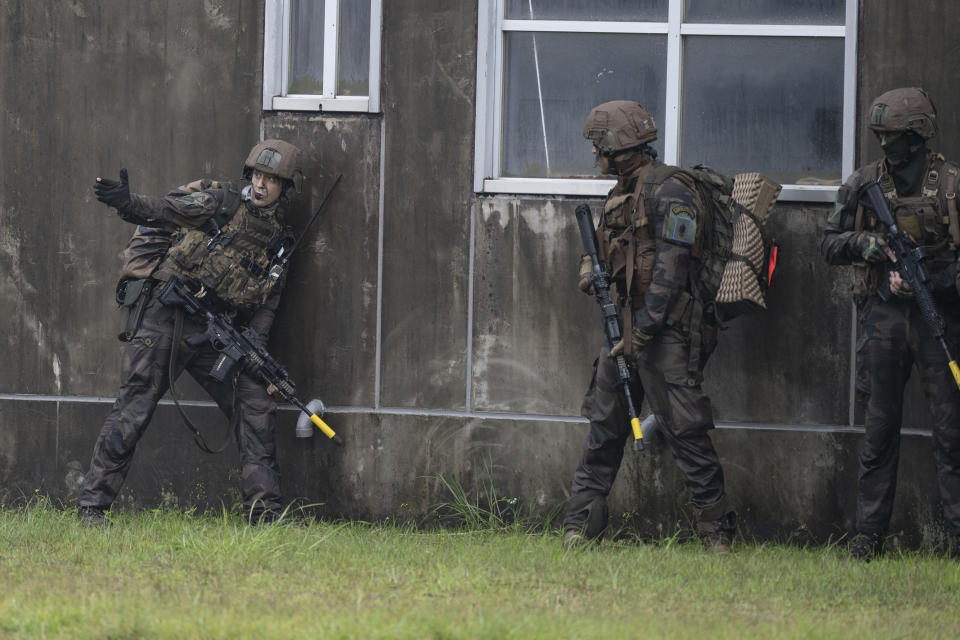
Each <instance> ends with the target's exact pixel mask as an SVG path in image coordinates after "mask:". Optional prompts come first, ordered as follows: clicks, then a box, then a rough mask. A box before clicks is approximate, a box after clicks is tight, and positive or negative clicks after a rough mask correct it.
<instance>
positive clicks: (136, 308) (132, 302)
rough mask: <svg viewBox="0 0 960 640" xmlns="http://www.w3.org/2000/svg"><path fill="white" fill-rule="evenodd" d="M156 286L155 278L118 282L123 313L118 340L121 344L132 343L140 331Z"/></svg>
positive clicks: (118, 295)
mask: <svg viewBox="0 0 960 640" xmlns="http://www.w3.org/2000/svg"><path fill="white" fill-rule="evenodd" d="M155 284H156V280H154V279H153V278H121V279H120V281H119V282H117V293H116V299H117V304H118V305H119V306H120V310H121V313H122V320H121V322H120V333H119V334H117V338H118V339H119V340H120V341H121V342H130V339H131V338H133V336H135V335H136V333H137V331H138V330H139V329H140V324H141V323H142V322H143V313H144V311H145V310H146V308H147V304H148V303H149V302H150V293H151V291H153V287H154V285H155Z"/></svg>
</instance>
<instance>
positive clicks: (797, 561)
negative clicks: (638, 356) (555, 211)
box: [0, 499, 960, 638]
mask: <svg viewBox="0 0 960 640" xmlns="http://www.w3.org/2000/svg"><path fill="white" fill-rule="evenodd" d="M110 518H111V520H112V521H113V525H112V526H111V527H109V528H107V529H106V530H91V529H88V528H85V527H82V526H81V525H80V524H79V523H78V522H77V521H76V513H75V510H73V509H66V510H59V509H56V508H53V507H51V506H50V505H49V504H47V503H46V502H45V501H44V500H43V499H39V500H34V501H33V503H32V504H31V505H29V506H27V507H20V508H10V507H6V508H0V637H3V638H253V637H264V638H318V637H320V638H327V637H329V638H600V637H607V638H642V637H650V638H660V637H675V638H689V637H711V638H712V637H716V638H742V637H757V638H844V637H846V638H857V637H879V638H901V637H904V638H907V637H908V638H937V637H940V638H955V637H958V636H960V608H958V603H960V563H958V562H957V561H954V560H947V559H945V558H942V557H938V556H933V555H929V554H896V555H888V556H885V557H883V558H881V559H880V560H876V561H874V562H870V563H868V564H864V563H857V562H852V561H848V560H846V559H845V557H844V555H843V553H842V552H841V551H840V550H838V549H831V548H817V549H797V548H791V547H784V546H777V545H741V546H739V547H738V548H737V550H736V551H735V552H734V553H732V554H729V555H725V556H716V555H713V554H711V553H708V552H706V551H704V550H703V549H701V548H700V547H699V546H698V545H696V544H688V543H682V542H679V541H678V540H676V539H668V540H665V541H663V542H662V543H660V544H656V545H644V544H639V543H628V542H615V543H604V544H603V545H602V546H601V547H600V548H599V549H591V550H580V551H571V552H564V551H562V550H561V547H560V537H559V535H558V533H557V532H555V531H550V530H546V531H544V530H541V531H540V532H538V533H531V532H530V528H529V527H528V526H526V525H524V524H523V523H520V524H515V525H511V526H505V527H504V526H499V524H502V523H495V524H496V525H497V526H495V527H493V528H491V527H474V528H461V529H459V530H453V531H449V530H448V531H430V532H425V531H420V530H417V529H415V528H413V527H403V526H392V525H371V524H363V523H350V524H330V523H322V522H308V523H306V524H302V525H296V526H293V525H284V524H280V525H269V526H262V527H251V526H249V525H247V524H246V523H245V522H244V521H243V520H242V519H241V518H240V517H238V516H236V515H232V514H229V513H221V514H216V513H212V514H205V515H191V514H184V513H180V512H177V511H160V510H157V511H145V512H139V513H135V514H132V513H117V514H111V516H110ZM484 519H485V517H480V519H479V521H480V522H481V523H482V522H483V521H484Z"/></svg>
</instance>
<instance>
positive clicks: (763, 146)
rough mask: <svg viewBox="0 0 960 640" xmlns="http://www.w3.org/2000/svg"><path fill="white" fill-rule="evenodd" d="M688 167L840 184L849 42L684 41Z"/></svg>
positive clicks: (684, 133) (707, 38) (683, 154)
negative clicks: (845, 48)
mask: <svg viewBox="0 0 960 640" xmlns="http://www.w3.org/2000/svg"><path fill="white" fill-rule="evenodd" d="M683 60H684V75H683V99H682V103H683V106H682V120H681V127H680V134H681V152H680V161H681V163H682V164H683V166H689V165H691V164H695V163H698V162H702V163H704V164H707V165H710V166H711V167H713V168H715V169H717V170H719V171H723V172H725V173H729V174H734V173H738V172H741V171H760V172H762V173H764V174H766V175H768V176H770V177H771V178H773V179H774V180H776V181H778V182H780V183H783V184H788V183H789V184H840V180H841V178H842V176H841V175H840V172H841V166H840V154H841V147H842V142H843V39H841V38H765V37H743V38H740V37H716V36H690V37H687V38H685V40H684V52H683Z"/></svg>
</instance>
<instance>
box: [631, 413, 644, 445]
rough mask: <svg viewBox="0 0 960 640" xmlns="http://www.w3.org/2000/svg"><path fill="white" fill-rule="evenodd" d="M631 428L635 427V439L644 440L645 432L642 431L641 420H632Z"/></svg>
mask: <svg viewBox="0 0 960 640" xmlns="http://www.w3.org/2000/svg"><path fill="white" fill-rule="evenodd" d="M630 426H631V427H633V439H634V440H643V431H641V430H640V418H630Z"/></svg>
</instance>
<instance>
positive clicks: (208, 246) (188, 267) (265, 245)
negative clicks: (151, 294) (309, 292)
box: [159, 202, 291, 310]
mask: <svg viewBox="0 0 960 640" xmlns="http://www.w3.org/2000/svg"><path fill="white" fill-rule="evenodd" d="M290 240H291V234H290V232H289V230H288V229H287V227H285V226H284V225H283V224H281V223H280V221H279V220H278V219H277V216H276V215H274V214H270V215H261V214H260V213H259V212H258V211H255V210H251V209H250V207H248V206H247V204H246V203H244V202H240V203H239V204H238V206H237V208H236V210H235V212H234V213H233V215H232V217H231V218H230V219H229V222H227V223H226V224H225V225H224V226H223V227H221V228H216V229H214V230H212V231H211V230H207V229H206V228H201V229H191V230H189V231H187V232H186V233H185V234H184V236H183V238H182V239H181V240H180V241H179V242H177V243H176V244H175V245H174V246H172V247H171V248H170V250H169V251H168V252H167V257H166V258H165V259H164V261H163V264H162V265H161V267H160V270H159V273H160V274H173V275H176V276H177V277H179V278H180V279H181V280H184V281H186V282H194V283H196V284H199V285H202V286H203V288H204V289H205V290H206V291H207V292H209V293H212V294H214V295H215V296H216V299H218V300H219V301H220V302H222V303H223V304H225V305H226V306H228V307H230V308H232V309H238V310H239V309H253V308H255V307H257V306H259V305H260V304H262V303H263V301H264V300H265V299H266V297H267V295H268V294H269V293H270V291H271V289H273V286H274V285H275V284H276V283H277V281H278V280H279V279H280V277H281V275H282V271H281V268H280V265H281V263H280V262H279V260H278V257H279V256H278V254H279V252H280V250H281V249H282V248H284V247H286V248H289V245H290ZM161 277H162V275H161Z"/></svg>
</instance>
